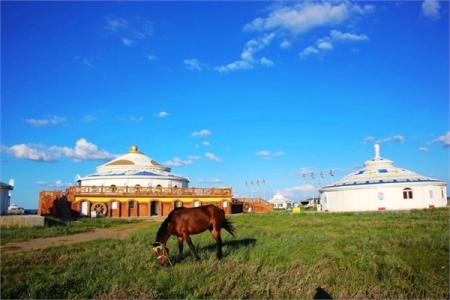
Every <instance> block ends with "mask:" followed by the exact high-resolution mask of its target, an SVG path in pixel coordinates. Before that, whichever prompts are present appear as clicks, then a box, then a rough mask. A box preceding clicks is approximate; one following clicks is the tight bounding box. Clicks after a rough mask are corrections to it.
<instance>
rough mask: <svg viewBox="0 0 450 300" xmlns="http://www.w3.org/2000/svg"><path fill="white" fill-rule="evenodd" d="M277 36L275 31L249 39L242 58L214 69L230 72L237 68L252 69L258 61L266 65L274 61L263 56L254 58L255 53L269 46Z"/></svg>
mask: <svg viewBox="0 0 450 300" xmlns="http://www.w3.org/2000/svg"><path fill="white" fill-rule="evenodd" d="M274 38H275V33H270V34H265V35H263V36H262V37H260V38H255V39H251V40H249V41H247V43H246V44H245V47H244V49H243V50H242V52H241V59H240V60H236V61H234V62H232V63H229V64H226V65H222V66H218V67H215V68H214V69H215V70H216V71H218V72H220V73H229V72H234V71H237V70H245V69H252V68H253V67H254V66H255V65H257V64H258V63H261V64H263V65H265V66H267V65H268V64H270V63H272V65H273V62H272V61H270V60H268V59H267V58H264V57H263V58H262V59H260V60H259V62H258V61H257V60H255V59H254V57H253V56H254V54H255V53H257V52H259V51H261V50H262V49H264V48H265V47H267V46H268V45H269V44H270V43H271V42H272V40H273V39H274Z"/></svg>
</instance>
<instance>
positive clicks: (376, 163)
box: [321, 144, 440, 191]
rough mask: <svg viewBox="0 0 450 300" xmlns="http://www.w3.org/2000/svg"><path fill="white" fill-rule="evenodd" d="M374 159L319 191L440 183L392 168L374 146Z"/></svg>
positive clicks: (390, 162)
mask: <svg viewBox="0 0 450 300" xmlns="http://www.w3.org/2000/svg"><path fill="white" fill-rule="evenodd" d="M374 148H375V157H374V158H373V159H371V160H367V161H366V162H364V168H362V169H360V170H358V171H356V172H354V173H351V174H349V175H347V176H345V177H343V178H342V179H341V180H339V181H337V182H336V183H334V184H333V185H330V186H326V187H323V188H322V189H321V191H324V190H327V189H331V188H336V187H345V186H360V185H373V184H384V183H402V182H405V183H415V182H440V181H439V180H437V179H434V178H432V177H428V176H423V175H420V174H417V173H414V172H412V171H409V170H406V169H403V168H398V167H396V166H394V162H393V161H391V160H388V159H385V158H382V157H381V156H380V146H379V145H378V144H376V145H375V146H374Z"/></svg>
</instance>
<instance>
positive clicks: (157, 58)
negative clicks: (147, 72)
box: [147, 54, 159, 61]
mask: <svg viewBox="0 0 450 300" xmlns="http://www.w3.org/2000/svg"><path fill="white" fill-rule="evenodd" d="M147 58H148V60H149V61H154V60H159V57H158V56H156V55H153V54H149V55H148V56H147Z"/></svg>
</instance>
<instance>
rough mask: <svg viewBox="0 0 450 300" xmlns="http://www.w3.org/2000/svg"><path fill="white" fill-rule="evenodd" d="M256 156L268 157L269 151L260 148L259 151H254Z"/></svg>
mask: <svg viewBox="0 0 450 300" xmlns="http://www.w3.org/2000/svg"><path fill="white" fill-rule="evenodd" d="M256 156H261V157H269V156H270V151H267V150H260V151H258V152H256Z"/></svg>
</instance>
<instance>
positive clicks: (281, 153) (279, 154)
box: [272, 151, 286, 157]
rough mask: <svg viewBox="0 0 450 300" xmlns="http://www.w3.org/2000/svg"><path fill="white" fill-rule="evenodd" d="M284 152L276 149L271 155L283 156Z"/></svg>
mask: <svg viewBox="0 0 450 300" xmlns="http://www.w3.org/2000/svg"><path fill="white" fill-rule="evenodd" d="M285 154H286V153H284V151H277V152H275V153H273V154H272V156H273V157H280V156H284V155H285Z"/></svg>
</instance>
